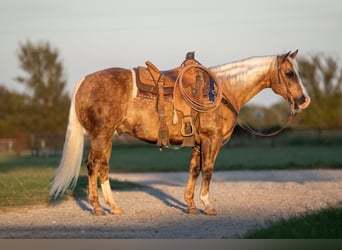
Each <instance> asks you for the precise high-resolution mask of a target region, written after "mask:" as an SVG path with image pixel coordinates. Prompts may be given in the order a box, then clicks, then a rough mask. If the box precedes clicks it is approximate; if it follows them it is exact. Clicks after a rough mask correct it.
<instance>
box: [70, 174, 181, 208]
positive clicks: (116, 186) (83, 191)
mask: <svg viewBox="0 0 342 250" xmlns="http://www.w3.org/2000/svg"><path fill="white" fill-rule="evenodd" d="M87 185H88V178H87V176H79V179H78V182H77V185H76V188H75V190H74V191H73V193H72V196H73V197H74V198H75V200H76V203H77V204H78V206H79V207H80V208H81V209H82V210H84V211H89V212H92V211H93V210H92V207H91V205H90V204H89V202H88V198H87ZM110 186H111V187H112V190H116V191H134V190H139V191H142V192H146V193H147V194H149V195H151V196H153V197H155V198H157V199H159V200H160V201H162V202H163V203H164V204H165V205H166V206H168V207H172V208H175V209H178V210H180V211H182V212H183V213H186V212H187V205H186V204H185V203H184V202H181V201H179V200H178V199H176V198H175V197H173V196H171V195H169V194H167V193H165V192H164V191H163V190H161V189H158V188H155V187H152V186H150V185H143V184H138V183H134V182H129V181H118V180H112V179H110ZM104 210H105V211H106V212H108V213H109V212H110V210H109V208H107V207H104Z"/></svg>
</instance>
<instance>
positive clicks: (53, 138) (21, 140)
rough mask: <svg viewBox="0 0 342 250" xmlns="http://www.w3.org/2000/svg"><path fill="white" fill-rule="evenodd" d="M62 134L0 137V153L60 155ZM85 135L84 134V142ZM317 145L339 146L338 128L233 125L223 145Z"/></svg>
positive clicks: (117, 139)
mask: <svg viewBox="0 0 342 250" xmlns="http://www.w3.org/2000/svg"><path fill="white" fill-rule="evenodd" d="M64 139H65V134H64V133H35V134H17V135H16V136H14V137H9V138H6V137H3V138H0V155H9V154H10V155H18V156H39V157H48V156H54V155H61V154H62V151H63V145H64ZM113 139H114V144H115V145H121V144H137V143H140V142H139V141H138V140H137V139H135V138H133V137H131V136H128V135H121V136H119V135H114V137H113ZM88 144H89V138H88V137H87V136H85V145H86V146H87V145H88ZM300 144H310V145H312V144H320V145H330V144H339V145H342V129H291V128H290V129H286V130H284V131H283V132H281V133H280V134H279V135H277V136H272V137H266V138H264V137H258V136H255V135H251V134H249V133H248V132H246V131H244V130H242V129H241V128H239V127H236V129H235V131H234V134H233V136H232V139H231V140H230V142H229V143H228V144H227V145H226V146H227V147H239V146H249V145H260V146H278V145H300Z"/></svg>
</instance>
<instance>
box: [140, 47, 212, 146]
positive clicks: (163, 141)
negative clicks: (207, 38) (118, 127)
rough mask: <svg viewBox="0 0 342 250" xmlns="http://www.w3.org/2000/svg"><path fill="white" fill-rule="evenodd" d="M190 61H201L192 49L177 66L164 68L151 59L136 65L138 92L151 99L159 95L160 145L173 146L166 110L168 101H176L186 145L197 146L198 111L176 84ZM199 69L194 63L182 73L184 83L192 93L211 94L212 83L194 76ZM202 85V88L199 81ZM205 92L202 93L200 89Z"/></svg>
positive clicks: (157, 97)
mask: <svg viewBox="0 0 342 250" xmlns="http://www.w3.org/2000/svg"><path fill="white" fill-rule="evenodd" d="M190 64H197V65H201V64H200V63H199V62H198V61H197V60H195V58H194V52H188V53H187V55H186V57H185V61H183V63H182V64H181V65H180V66H179V67H177V68H174V69H171V70H166V71H160V70H159V69H158V68H157V67H156V66H155V65H153V64H152V63H151V62H149V61H147V62H146V67H141V66H139V67H137V68H134V70H135V73H136V85H137V89H138V96H139V97H142V98H147V99H157V111H158V115H159V120H160V128H159V136H158V142H157V145H158V146H160V148H162V147H163V146H169V145H170V144H169V134H168V127H167V124H166V118H165V117H166V114H165V107H164V101H172V102H173V104H174V118H173V124H176V123H177V122H178V118H177V115H176V110H177V111H179V112H181V113H182V114H183V115H182V117H181V121H182V129H181V131H180V132H181V134H182V136H183V137H184V142H183V144H182V146H194V134H195V131H196V130H197V129H196V128H195V125H194V124H195V122H194V112H193V110H192V108H191V107H190V106H189V105H188V104H187V103H186V102H185V101H184V99H183V97H182V96H181V94H180V91H179V86H177V85H176V83H177V81H178V78H179V76H180V74H181V73H182V71H183V70H184V67H185V66H188V65H190ZM198 74H199V73H198V70H197V69H196V68H195V67H194V68H191V69H190V70H189V71H187V72H186V75H183V77H182V84H183V86H184V87H185V88H186V89H187V91H188V92H189V93H190V94H191V95H197V96H198V95H200V96H207V95H208V94H209V92H210V87H209V85H208V86H202V85H203V83H204V82H205V81H201V83H199V81H198V80H197V81H196V80H194V79H196V76H197V75H198ZM199 84H200V85H201V87H200V91H199V87H198V85H199ZM199 92H201V93H199Z"/></svg>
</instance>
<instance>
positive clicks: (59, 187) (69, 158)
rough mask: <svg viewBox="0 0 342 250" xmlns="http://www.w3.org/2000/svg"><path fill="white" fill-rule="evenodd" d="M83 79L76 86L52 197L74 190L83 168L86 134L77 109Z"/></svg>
mask: <svg viewBox="0 0 342 250" xmlns="http://www.w3.org/2000/svg"><path fill="white" fill-rule="evenodd" d="M82 81H83V79H82V80H80V81H79V82H78V83H77V85H76V86H75V89H74V92H73V97H72V100H71V105H70V111H69V123H68V128H67V132H66V137H65V142H64V148H63V156H62V159H61V162H60V164H59V166H58V168H57V171H56V176H55V178H54V180H53V181H52V186H51V189H50V196H52V197H53V198H55V199H56V198H58V196H60V195H63V194H64V192H65V190H66V189H67V188H68V187H69V186H71V188H74V187H75V185H76V182H77V179H78V175H79V172H80V168H81V162H82V154H83V146H84V134H83V127H82V125H81V123H80V121H79V120H78V117H77V114H76V109H75V95H76V93H77V90H78V88H79V86H80V85H81V83H82Z"/></svg>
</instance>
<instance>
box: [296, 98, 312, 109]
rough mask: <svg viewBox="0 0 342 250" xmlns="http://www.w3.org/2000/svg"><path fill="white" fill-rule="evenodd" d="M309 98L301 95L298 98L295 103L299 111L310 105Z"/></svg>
mask: <svg viewBox="0 0 342 250" xmlns="http://www.w3.org/2000/svg"><path fill="white" fill-rule="evenodd" d="M310 101H311V99H310V97H309V96H306V95H302V96H301V98H299V99H298V100H297V101H296V103H297V105H298V107H299V108H300V109H305V108H306V107H307V106H309V104H310Z"/></svg>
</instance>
